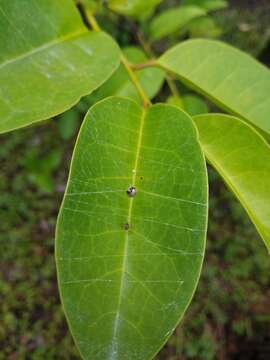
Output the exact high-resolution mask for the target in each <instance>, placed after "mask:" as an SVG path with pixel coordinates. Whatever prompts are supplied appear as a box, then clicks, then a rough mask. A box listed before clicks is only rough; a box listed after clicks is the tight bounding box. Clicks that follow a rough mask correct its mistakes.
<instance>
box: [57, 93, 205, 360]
mask: <svg viewBox="0 0 270 360" xmlns="http://www.w3.org/2000/svg"><path fill="white" fill-rule="evenodd" d="M130 185H133V186H135V187H136V190H137V194H136V196H135V197H133V198H131V197H129V196H128V195H127V193H126V191H127V189H128V187H129V186H130ZM207 203H208V200H207V176H206V167H205V161H204V158H203V155H202V152H201V149H200V146H199V144H198V139H197V132H196V129H195V128H194V125H193V124H192V121H191V119H190V118H189V116H188V115H186V114H185V113H184V112H182V111H181V110H180V109H177V108H176V107H173V106H170V105H165V104H163V105H155V106H153V107H151V108H150V109H149V110H147V111H145V110H142V108H141V107H140V106H139V105H137V104H136V103H135V102H133V101H131V100H128V99H121V98H109V99H106V100H103V101H101V102H100V103H98V104H96V105H95V106H94V107H93V108H92V109H91V110H90V111H89V112H88V114H87V116H86V118H85V120H84V123H83V125H82V129H81V131H80V135H79V138H78V142H77V145H76V148H75V151H74V155H73V160H72V165H71V172H70V176H69V181H68V186H67V190H66V194H65V197H64V201H63V204H62V208H61V211H60V215H59V218H58V225H57V234H56V237H57V240H56V261H57V269H58V280H59V286H60V291H61V297H62V302H63V305H64V309H65V312H66V315H67V318H68V321H69V324H70V328H71V331H72V333H73V336H74V338H75V340H76V342H77V345H78V347H79V349H80V352H81V354H82V356H83V357H84V358H85V359H96V360H99V359H102V360H103V359H121V360H125V359H129V360H132V359H137V360H142V359H150V358H152V356H153V355H154V354H155V353H156V352H157V351H158V350H159V349H160V348H161V347H162V345H163V344H164V343H165V342H166V341H167V339H168V337H169V336H170V334H171V333H172V331H173V330H174V328H175V326H176V325H177V323H178V322H179V320H180V318H181V317H182V315H183V313H184V311H185V309H186V307H187V306H188V304H189V302H190V300H191V298H192V295H193V293H194V291H195V288H196V285H197V282H198V278H199V274H200V270H201V265H202V260H203V255H204V249H205V234H206V223H207Z"/></svg>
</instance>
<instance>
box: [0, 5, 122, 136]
mask: <svg viewBox="0 0 270 360" xmlns="http://www.w3.org/2000/svg"><path fill="white" fill-rule="evenodd" d="M0 12H1V13H4V14H5V16H1V17H0V29H1V35H0V43H1V55H0V83H1V95H0V133H2V132H6V131H10V130H14V129H16V128H20V127H23V126H26V125H30V124H32V123H34V122H37V121H41V120H45V119H48V118H50V117H53V116H55V115H57V114H59V113H62V112H64V111H65V110H67V109H69V108H71V107H72V106H73V105H74V104H76V103H77V102H78V101H79V99H80V98H81V97H82V96H83V95H86V94H89V93H90V92H91V91H93V90H94V89H96V88H97V87H98V86H100V85H101V84H102V83H103V82H104V81H105V80H107V79H108V78H109V77H110V75H111V74H112V73H113V72H114V70H116V68H117V67H118V65H119V57H120V51H119V48H118V46H117V45H116V44H115V42H114V41H113V40H112V38H110V36H109V35H106V34H104V33H93V32H89V31H88V30H87V28H86V27H85V26H84V25H83V22H82V20H81V18H80V15H79V13H78V11H77V9H76V7H75V6H74V4H73V3H72V1H70V0H57V1H53V0H40V1H37V0H27V1H26V0H13V1H4V2H1V3H0ZM12 24H14V26H15V27H16V28H17V29H18V28H19V29H21V30H20V32H14V31H13V30H12V29H13V28H12V26H11V25H12ZM37 24H38V26H39V29H40V31H39V32H37V31H36V26H37ZM6 39H7V40H6ZM108 54H109V55H110V56H108Z"/></svg>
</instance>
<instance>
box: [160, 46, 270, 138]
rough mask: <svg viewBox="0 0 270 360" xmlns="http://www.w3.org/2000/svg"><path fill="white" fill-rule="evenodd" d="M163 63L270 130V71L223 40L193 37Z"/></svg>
mask: <svg viewBox="0 0 270 360" xmlns="http://www.w3.org/2000/svg"><path fill="white" fill-rule="evenodd" d="M159 63H160V65H161V66H162V67H164V68H166V69H167V70H169V71H171V72H174V73H175V74H176V75H178V76H179V77H180V79H182V80H183V82H185V83H186V84H187V85H190V86H191V87H192V88H195V89H196V90H197V91H200V92H201V93H202V94H204V95H205V96H208V97H209V98H210V99H211V100H212V101H214V102H215V103H216V104H217V105H219V106H220V107H221V108H224V109H225V110H228V111H229V112H232V113H234V114H238V115H240V116H241V117H243V118H245V119H246V120H248V121H250V122H252V123H253V124H255V125H256V126H258V127H259V128H261V129H263V130H264V131H266V132H268V133H270V121H269V113H270V98H269V96H268V94H269V93H270V71H269V70H268V69H267V68H266V67H265V66H263V65H261V64H260V63H259V62H258V61H256V60H254V59H253V58H252V57H250V56H249V55H247V54H245V53H243V52H242V51H240V50H238V49H235V48H233V47H231V46H229V45H226V44H224V43H222V42H219V41H214V40H190V41H187V42H184V43H182V44H180V45H177V46H176V47H174V48H172V49H170V50H168V51H167V52H166V53H165V54H164V55H163V56H162V57H161V58H160V59H159Z"/></svg>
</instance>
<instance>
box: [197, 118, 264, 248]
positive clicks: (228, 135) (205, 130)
mask: <svg viewBox="0 0 270 360" xmlns="http://www.w3.org/2000/svg"><path fill="white" fill-rule="evenodd" d="M194 120H195V123H196V125H197V127H198V130H199V135H200V142H201V144H202V147H203V150H204V153H205V155H206V157H207V159H208V160H209V162H210V163H211V164H212V165H213V166H214V167H215V168H216V170H217V171H218V172H219V173H220V175H221V176H222V177H223V179H224V181H225V182H226V183H227V184H228V185H229V187H230V188H231V189H232V191H233V192H234V193H235V195H236V196H237V197H238V199H239V200H240V202H241V203H242V205H243V206H244V208H245V209H246V211H247V213H248V214H249V216H250V218H251V220H252V221H253V223H254V224H255V226H256V228H257V230H258V231H259V233H260V235H261V236H262V238H263V240H264V242H265V244H266V246H267V248H268V250H269V251H270V146H269V145H268V143H267V142H266V141H265V140H264V139H263V137H262V136H261V135H260V134H259V133H258V132H257V131H255V130H254V129H253V128H252V127H251V126H249V125H248V124H246V123H244V122H243V121H242V120H239V119H237V118H234V117H232V116H227V115H222V114H211V115H210V114H208V115H199V116H196V117H194Z"/></svg>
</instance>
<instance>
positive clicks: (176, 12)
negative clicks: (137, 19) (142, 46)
mask: <svg viewBox="0 0 270 360" xmlns="http://www.w3.org/2000/svg"><path fill="white" fill-rule="evenodd" d="M205 14H206V11H205V10H204V9H202V8H200V7H198V6H180V7H177V8H171V9H169V10H167V11H163V12H162V13H161V14H160V15H159V16H157V17H155V18H154V20H153V21H152V22H151V24H150V33H151V37H152V39H154V40H158V39H161V38H162V37H165V36H168V35H170V34H172V33H175V32H176V31H177V30H179V29H181V28H182V27H184V26H186V25H187V24H188V23H189V22H190V21H191V20H193V19H195V18H197V17H200V16H203V15H205Z"/></svg>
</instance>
